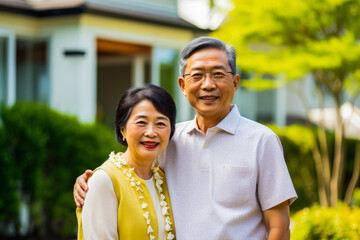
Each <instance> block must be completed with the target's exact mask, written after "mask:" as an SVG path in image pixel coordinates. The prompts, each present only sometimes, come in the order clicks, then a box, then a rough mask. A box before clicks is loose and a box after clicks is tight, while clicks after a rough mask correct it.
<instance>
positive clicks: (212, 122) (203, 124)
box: [196, 106, 231, 135]
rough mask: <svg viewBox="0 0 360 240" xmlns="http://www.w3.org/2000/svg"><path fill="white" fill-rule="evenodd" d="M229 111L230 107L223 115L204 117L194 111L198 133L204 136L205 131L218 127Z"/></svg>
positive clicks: (204, 115)
mask: <svg viewBox="0 0 360 240" xmlns="http://www.w3.org/2000/svg"><path fill="white" fill-rule="evenodd" d="M230 111H231V107H230V106H229V110H228V111H226V112H224V113H223V114H216V115H214V116H213V115H206V114H203V113H201V112H198V111H196V123H197V125H198V127H199V129H200V131H201V132H203V133H204V134H205V135H206V132H207V130H208V129H209V128H212V127H215V126H216V125H218V124H219V123H220V122H221V121H222V120H223V119H224V118H225V117H226V116H227V115H228V114H229V112H230Z"/></svg>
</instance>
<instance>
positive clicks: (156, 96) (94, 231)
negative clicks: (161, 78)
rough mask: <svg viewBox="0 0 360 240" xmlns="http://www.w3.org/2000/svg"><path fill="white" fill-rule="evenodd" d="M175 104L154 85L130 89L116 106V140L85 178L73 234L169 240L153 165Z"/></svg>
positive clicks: (169, 221) (165, 201)
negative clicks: (117, 148)
mask: <svg viewBox="0 0 360 240" xmlns="http://www.w3.org/2000/svg"><path fill="white" fill-rule="evenodd" d="M175 119H176V107H175V103H174V101H173V99H172V97H171V96H170V94H169V93H168V92H166V91H165V90H164V89H162V88H160V87H157V86H155V85H151V84H150V85H145V86H143V87H139V88H132V89H129V90H128V91H126V93H125V94H124V95H123V96H122V98H121V99H120V102H119V104H118V107H117V110H116V118H115V128H116V137H117V141H118V142H119V143H121V144H123V145H125V146H127V150H126V151H125V153H117V154H114V153H111V154H110V157H109V159H108V160H107V161H105V162H104V163H103V164H102V165H101V166H100V167H99V168H97V169H96V170H95V171H94V173H93V174H92V176H91V178H90V179H89V182H88V184H89V190H88V193H87V196H86V200H85V203H84V206H83V208H82V209H81V208H78V209H77V211H76V214H77V217H78V223H79V230H78V239H150V240H152V239H160V240H165V239H175V226H174V221H173V216H172V210H171V205H170V198H169V193H168V189H167V186H166V181H165V176H164V172H163V171H162V170H161V169H159V168H158V167H154V166H153V162H154V159H155V158H156V157H157V156H158V155H159V154H160V153H162V152H163V151H164V150H165V148H166V147H167V145H168V143H169V140H170V139H171V137H172V135H173V134H174V130H175Z"/></svg>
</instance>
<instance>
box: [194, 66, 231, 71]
mask: <svg viewBox="0 0 360 240" xmlns="http://www.w3.org/2000/svg"><path fill="white" fill-rule="evenodd" d="M204 69H205V68H204V67H195V68H191V71H194V70H204ZM213 69H226V67H225V66H223V65H218V66H213V67H212V68H211V70H213Z"/></svg>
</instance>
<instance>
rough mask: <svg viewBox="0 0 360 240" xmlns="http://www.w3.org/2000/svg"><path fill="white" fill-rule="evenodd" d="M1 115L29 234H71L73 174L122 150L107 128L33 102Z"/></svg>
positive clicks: (75, 224) (72, 222)
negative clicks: (26, 208) (27, 209)
mask: <svg viewBox="0 0 360 240" xmlns="http://www.w3.org/2000/svg"><path fill="white" fill-rule="evenodd" d="M2 119H3V123H4V127H5V131H6V134H7V137H8V139H9V141H8V148H9V153H10V157H11V159H12V162H13V164H14V167H15V169H16V176H15V178H16V179H17V181H18V182H19V183H20V192H21V200H22V201H23V202H25V203H27V204H28V205H29V206H30V225H31V231H32V234H35V235H40V236H69V235H73V234H74V233H75V232H76V226H77V223H76V217H75V204H74V200H73V197H72V189H73V185H74V182H75V180H76V177H77V176H79V175H80V174H82V173H83V172H84V171H85V169H88V168H91V169H94V168H95V167H97V166H99V165H100V164H101V163H102V162H104V160H106V159H107V157H108V154H109V153H110V152H111V151H121V150H124V148H122V147H121V146H120V145H119V144H118V143H117V142H116V141H115V136H114V133H113V131H111V130H110V129H109V128H108V127H105V126H103V125H99V124H96V125H93V124H92V125H84V124H81V123H79V122H78V120H77V119H76V118H74V117H69V116H66V115H62V114H59V113H57V112H55V111H53V110H51V109H49V108H48V107H45V106H42V105H39V104H34V103H26V104H25V103H16V104H15V105H14V106H12V107H11V108H5V109H4V110H3V112H2ZM0 194H4V193H3V192H1V193H0Z"/></svg>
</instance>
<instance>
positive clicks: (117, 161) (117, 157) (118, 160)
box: [109, 152, 175, 240]
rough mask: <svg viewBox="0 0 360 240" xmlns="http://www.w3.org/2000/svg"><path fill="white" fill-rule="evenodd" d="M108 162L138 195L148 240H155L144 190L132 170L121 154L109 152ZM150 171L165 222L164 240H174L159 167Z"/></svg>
mask: <svg viewBox="0 0 360 240" xmlns="http://www.w3.org/2000/svg"><path fill="white" fill-rule="evenodd" d="M109 160H110V161H111V162H112V163H114V165H115V166H116V167H118V168H119V169H121V170H123V173H124V174H125V176H126V177H127V178H126V179H127V180H129V181H130V184H131V186H132V187H133V188H134V190H135V191H136V192H137V193H138V194H139V201H140V203H141V208H142V209H143V211H145V213H144V214H143V216H144V218H145V221H146V224H147V226H148V228H147V234H148V236H149V239H150V240H155V236H154V235H153V232H154V230H153V228H152V226H151V222H150V216H149V210H148V206H149V204H148V203H147V202H146V200H145V198H144V196H143V194H142V193H143V192H144V190H143V189H142V188H141V186H140V184H141V183H140V181H139V180H138V179H137V177H134V176H133V172H134V168H130V167H129V166H128V165H127V163H126V161H125V159H124V157H123V153H117V154H115V153H114V152H111V153H110V155H109ZM151 171H152V172H153V177H154V178H155V186H156V189H157V191H158V193H159V196H160V199H159V200H160V206H161V213H162V214H163V216H164V221H165V234H166V239H169V240H172V239H174V237H175V235H174V234H173V233H172V232H171V230H172V227H171V225H172V222H171V219H170V216H169V215H170V214H169V211H168V210H169V207H167V202H166V201H165V195H164V194H163V193H162V192H163V188H162V184H163V183H164V182H163V180H162V179H163V178H162V177H161V176H160V174H159V173H158V171H159V167H152V168H151Z"/></svg>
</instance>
